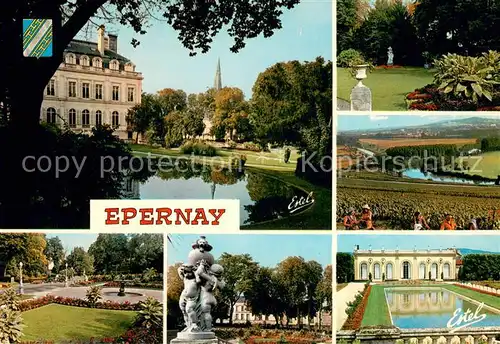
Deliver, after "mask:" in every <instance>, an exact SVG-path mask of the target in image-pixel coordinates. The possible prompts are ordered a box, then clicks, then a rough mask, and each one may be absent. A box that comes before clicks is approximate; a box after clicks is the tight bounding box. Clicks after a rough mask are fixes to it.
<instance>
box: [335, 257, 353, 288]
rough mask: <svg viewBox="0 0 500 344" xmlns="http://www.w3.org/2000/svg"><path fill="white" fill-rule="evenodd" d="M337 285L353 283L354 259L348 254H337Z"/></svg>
mask: <svg viewBox="0 0 500 344" xmlns="http://www.w3.org/2000/svg"><path fill="white" fill-rule="evenodd" d="M336 264H337V265H336V267H337V283H349V282H352V281H354V257H353V256H352V254H350V253H344V252H337V259H336Z"/></svg>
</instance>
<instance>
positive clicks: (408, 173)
mask: <svg viewBox="0 0 500 344" xmlns="http://www.w3.org/2000/svg"><path fill="white" fill-rule="evenodd" d="M403 176H405V177H407V178H412V179H424V180H431V181H433V182H446V183H457V184H474V185H494V184H495V183H494V182H486V181H478V180H472V179H467V178H459V177H452V176H439V175H437V174H434V173H432V172H422V171H421V170H420V169H418V168H412V169H406V170H405V171H404V172H403Z"/></svg>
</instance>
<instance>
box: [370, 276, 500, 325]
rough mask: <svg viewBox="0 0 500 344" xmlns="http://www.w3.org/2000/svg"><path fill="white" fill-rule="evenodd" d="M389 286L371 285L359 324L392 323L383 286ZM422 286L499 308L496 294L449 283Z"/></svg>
mask: <svg viewBox="0 0 500 344" xmlns="http://www.w3.org/2000/svg"><path fill="white" fill-rule="evenodd" d="M402 286H403V285H402ZM391 287H394V285H390V286H389V285H387V286H384V285H372V289H371V292H370V296H369V297H368V305H367V306H366V309H365V314H364V316H363V321H362V323H361V326H391V325H392V323H391V318H390V315H389V307H388V306H387V301H386V298H385V293H384V289H385V288H391ZM405 287H406V286H405ZM422 287H440V288H443V289H448V290H450V291H452V292H455V293H457V294H460V295H463V296H466V297H469V298H471V299H474V300H476V301H477V302H482V303H484V304H485V305H488V306H491V307H494V308H497V309H500V297H498V296H493V295H487V294H482V293H479V292H476V291H474V290H469V289H466V288H462V287H458V286H455V285H450V284H429V285H422Z"/></svg>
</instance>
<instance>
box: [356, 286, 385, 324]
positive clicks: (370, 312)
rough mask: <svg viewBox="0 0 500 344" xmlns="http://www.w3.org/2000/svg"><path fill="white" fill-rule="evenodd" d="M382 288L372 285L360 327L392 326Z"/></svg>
mask: <svg viewBox="0 0 500 344" xmlns="http://www.w3.org/2000/svg"><path fill="white" fill-rule="evenodd" d="M384 289H385V287H384V286H381V285H372V288H371V291H370V296H369V297H368V304H367V305H366V309H365V314H364V316H363V321H362V322H361V326H377V325H386V326H390V325H392V322H391V316H390V315H389V307H387V301H386V299H385V293H384Z"/></svg>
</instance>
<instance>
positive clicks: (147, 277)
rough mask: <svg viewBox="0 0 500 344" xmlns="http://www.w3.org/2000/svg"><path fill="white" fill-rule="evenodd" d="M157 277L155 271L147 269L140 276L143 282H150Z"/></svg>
mask: <svg viewBox="0 0 500 344" xmlns="http://www.w3.org/2000/svg"><path fill="white" fill-rule="evenodd" d="M157 275H158V273H157V272H156V270H155V269H154V268H148V269H146V270H144V273H143V274H142V280H143V281H144V282H151V281H154V280H155V279H156V276H157Z"/></svg>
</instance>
